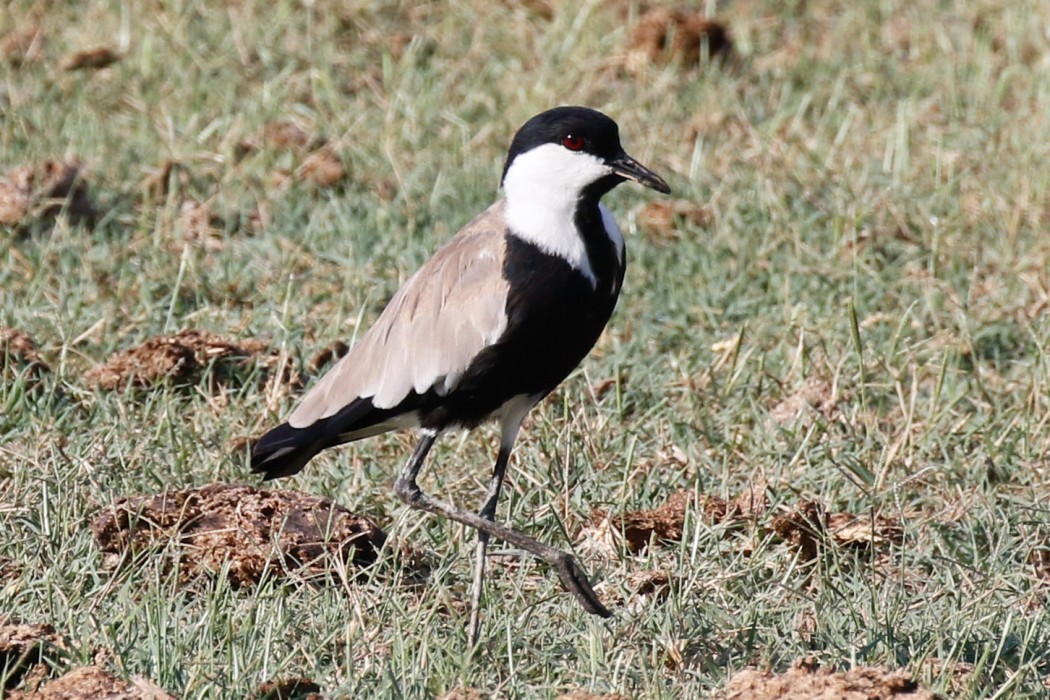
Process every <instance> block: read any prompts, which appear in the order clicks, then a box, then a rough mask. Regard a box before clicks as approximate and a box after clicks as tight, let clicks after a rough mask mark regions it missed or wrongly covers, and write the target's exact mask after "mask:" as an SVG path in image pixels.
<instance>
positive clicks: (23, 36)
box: [0, 25, 44, 67]
mask: <svg viewBox="0 0 1050 700" xmlns="http://www.w3.org/2000/svg"><path fill="white" fill-rule="evenodd" d="M43 48H44V31H43V29H42V28H41V27H40V26H39V25H31V26H27V27H22V28H21V29H13V30H11V31H9V32H8V33H7V34H4V36H3V38H0V57H3V59H4V61H6V62H7V63H10V64H11V65H12V66H16V67H19V66H23V65H25V64H26V63H32V62H33V61H36V60H38V59H39V58H40V54H41V52H42V51H43Z"/></svg>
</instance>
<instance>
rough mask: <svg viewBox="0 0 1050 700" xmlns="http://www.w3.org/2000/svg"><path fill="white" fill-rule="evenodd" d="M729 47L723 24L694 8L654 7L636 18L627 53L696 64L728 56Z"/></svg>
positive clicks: (730, 41)
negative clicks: (636, 21) (636, 23)
mask: <svg viewBox="0 0 1050 700" xmlns="http://www.w3.org/2000/svg"><path fill="white" fill-rule="evenodd" d="M732 49H733V42H732V40H731V39H730V38H729V31H728V30H727V29H726V27H725V25H723V24H720V23H718V22H714V21H712V20H709V19H707V18H706V17H704V16H703V14H702V13H700V12H698V11H696V10H692V9H688V8H669V7H654V8H652V9H650V10H647V11H645V12H643V13H642V15H641V17H639V18H638V25H637V26H636V27H635V28H634V32H633V34H632V35H631V47H630V53H631V55H632V56H637V57H640V58H642V59H646V60H649V61H653V62H661V63H666V62H669V61H674V60H680V61H681V62H682V65H683V66H698V65H700V62H701V61H703V60H704V59H706V58H715V57H724V56H727V55H728V54H729V52H730V51H732ZM635 60H638V59H635Z"/></svg>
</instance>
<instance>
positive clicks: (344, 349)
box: [306, 340, 350, 375]
mask: <svg viewBox="0 0 1050 700" xmlns="http://www.w3.org/2000/svg"><path fill="white" fill-rule="evenodd" d="M348 352H350V346H349V345H347V344H346V343H344V342H343V341H341V340H337V341H335V342H334V343H332V344H331V345H328V346H327V347H324V348H322V349H321V350H320V351H319V352H318V353H317V354H316V355H314V356H313V357H312V358H310V362H309V364H307V366H306V368H307V369H308V370H309V371H310V374H314V375H317V374H320V373H321V372H322V371H323V370H324V369H326V368H327V367H328V365H332V364H335V363H336V362H338V361H339V360H340V359H342V358H343V356H345V355H346V353H348Z"/></svg>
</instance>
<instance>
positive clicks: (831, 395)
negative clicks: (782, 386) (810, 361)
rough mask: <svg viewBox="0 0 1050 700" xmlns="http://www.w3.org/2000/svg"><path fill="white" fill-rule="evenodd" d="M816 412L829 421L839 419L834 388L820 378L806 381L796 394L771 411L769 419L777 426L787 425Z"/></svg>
mask: <svg viewBox="0 0 1050 700" xmlns="http://www.w3.org/2000/svg"><path fill="white" fill-rule="evenodd" d="M814 412H816V413H819V414H820V415H821V416H823V418H824V419H825V420H829V421H830V420H835V419H836V418H837V417H838V402H837V401H836V398H835V392H834V388H833V387H832V385H831V384H830V383H828V382H827V381H825V380H824V379H821V378H820V377H809V378H808V379H806V381H805V382H803V384H802V386H800V387H799V388H798V389H797V390H796V391H795V392H794V393H792V394H790V395H788V396H787V397H785V398H784V399H783V400H782V401H781V402H780V403H778V404H777V405H776V406H774V407H773V408H772V409H771V410H770V412H769V419H770V421H772V422H773V423H774V424H776V425H787V424H789V423H792V422H794V421H796V420H799V419H800V418H805V417H806V416H808V415H812V414H813V413H814Z"/></svg>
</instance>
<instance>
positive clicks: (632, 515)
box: [589, 481, 768, 553]
mask: <svg viewBox="0 0 1050 700" xmlns="http://www.w3.org/2000/svg"><path fill="white" fill-rule="evenodd" d="M765 491H766V483H765V481H760V482H756V483H754V484H752V485H751V486H750V487H749V488H747V489H745V490H744V491H742V492H741V493H740V495H739V496H738V497H737V498H735V499H733V500H731V501H727V500H726V499H724V498H719V497H718V496H710V495H706V494H701V495H700V496H699V497H697V498H694V495H693V493H692V491H689V490H686V489H683V490H680V491H675V492H674V493H672V494H671V495H670V496H669V497H668V498H667V501H665V502H664V504H663V505H661V506H659V507H657V508H653V509H652V510H638V511H632V512H628V513H624V514H622V515H618V516H613V515H610V514H609V513H607V512H606V511H605V510H602V509H600V508H598V509H595V510H594V511H593V512H592V513H591V526H592V527H591V531H592V532H591V533H589V534H591V535H592V536H595V533H599V534H604V535H610V534H615V535H616V537H614V539H618V538H619V535H621V534H622V538H623V542H624V545H625V546H626V547H627V549H628V550H629V551H630V552H632V553H638V552H641V551H642V550H644V549H645V548H646V547H647V546H648V545H649V542H650V541H669V542H677V541H679V540H681V539H682V530H683V528H684V526H685V517H686V512H687V510H688V509H689V508H696V509H697V510H698V511H699V512H700V515H701V517H702V518H703V519H704V522H707V523H711V524H718V523H725V522H731V523H743V522H744V521H746V520H753V519H756V518H757V517H758V516H760V515H761V514H762V513H764V512H765V510H766V508H767V507H768V505H767V499H766V494H765ZM596 539H599V540H606V539H609V537H607V536H598V537H596Z"/></svg>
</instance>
